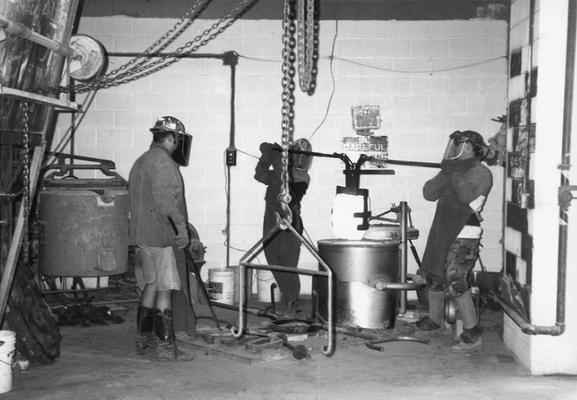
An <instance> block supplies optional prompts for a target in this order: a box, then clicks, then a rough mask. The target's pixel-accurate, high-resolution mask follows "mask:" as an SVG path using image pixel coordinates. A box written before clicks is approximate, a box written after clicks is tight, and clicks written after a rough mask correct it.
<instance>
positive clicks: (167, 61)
mask: <svg viewBox="0 0 577 400" xmlns="http://www.w3.org/2000/svg"><path fill="white" fill-rule="evenodd" d="M256 1H258V0H240V1H239V3H238V5H237V6H236V7H234V8H232V9H231V10H230V11H229V12H228V13H227V14H226V15H225V16H224V17H222V18H221V19H219V20H218V21H217V22H215V23H213V24H212V25H211V26H210V27H209V28H207V29H205V30H204V31H202V33H200V34H198V35H196V36H195V37H194V38H193V39H192V40H190V41H188V42H186V43H185V44H184V45H183V46H180V47H178V48H177V49H176V50H175V52H173V53H171V54H172V55H170V54H169V55H164V56H162V57H159V58H157V59H156V60H154V61H152V62H148V61H149V59H146V60H145V61H142V60H141V61H140V62H139V63H137V64H136V62H137V60H138V59H140V58H142V57H143V56H144V57H145V56H146V55H148V54H151V53H154V52H157V51H159V50H161V49H164V48H165V47H166V46H167V45H168V43H171V42H173V41H174V40H175V39H176V37H178V36H179V35H180V34H181V33H182V32H183V31H184V30H185V29H186V28H187V27H188V25H190V24H191V23H192V22H193V21H194V19H196V17H197V16H198V14H199V13H200V11H202V10H203V9H204V8H205V7H206V6H207V5H208V4H203V2H202V1H198V2H197V3H195V4H194V5H193V7H192V8H191V9H189V10H188V11H187V12H186V14H185V15H184V17H182V18H181V19H180V20H179V21H178V22H177V23H176V24H175V25H174V26H173V27H172V28H171V29H170V30H169V31H167V32H166V33H165V34H164V35H163V36H162V37H161V38H160V39H158V40H157V41H155V43H154V44H152V45H151V46H149V47H148V48H147V49H146V50H145V51H144V53H143V56H140V57H136V58H133V59H131V60H130V61H129V62H128V63H126V64H124V65H121V66H120V67H118V68H117V69H116V70H114V71H112V72H110V73H108V74H106V75H105V76H103V77H101V78H100V79H97V80H95V81H92V82H90V83H87V84H83V85H78V86H76V87H75V92H76V93H83V92H87V91H90V90H95V89H107V88H111V87H115V86H120V85H123V84H126V83H130V82H133V81H135V80H138V79H141V78H144V77H146V76H149V75H151V74H153V73H155V72H158V71H160V70H162V69H164V68H166V67H168V66H170V65H172V64H174V63H176V62H177V61H180V58H178V57H174V55H175V54H190V53H193V52H195V51H197V50H198V49H199V48H200V47H202V46H205V45H207V44H208V43H209V42H210V41H212V40H213V39H215V38H216V37H217V36H219V35H220V34H221V33H223V32H224V31H225V30H227V29H228V28H229V27H230V26H231V25H232V24H233V23H234V22H236V20H237V19H238V18H240V17H241V15H242V14H243V13H244V12H245V11H247V10H248V9H249V8H250V7H252V5H253V4H254V3H255V2H256ZM184 23H186V25H185V26H184V27H182V26H181V25H182V24H184ZM179 28H180V29H179ZM177 29H178V32H177V33H178V35H177V36H175V37H172V38H170V35H171V34H173V32H175V31H177ZM165 40H166V41H167V43H162V42H164V41H165ZM153 50H154V51H153ZM134 64H136V65H134ZM129 66H132V68H130V69H128V67H129ZM57 91H58V92H66V91H68V88H66V87H59V88H58V90H57Z"/></svg>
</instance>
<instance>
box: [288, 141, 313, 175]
mask: <svg viewBox="0 0 577 400" xmlns="http://www.w3.org/2000/svg"><path fill="white" fill-rule="evenodd" d="M291 150H297V151H308V152H311V151H313V146H311V142H309V141H308V140H307V139H305V138H300V139H297V140H295V142H294V143H293V145H292V146H291ZM291 161H292V166H293V168H296V169H300V170H304V171H308V170H309V169H310V168H311V164H312V162H313V156H311V155H310V154H300V153H293V154H292V160H291Z"/></svg>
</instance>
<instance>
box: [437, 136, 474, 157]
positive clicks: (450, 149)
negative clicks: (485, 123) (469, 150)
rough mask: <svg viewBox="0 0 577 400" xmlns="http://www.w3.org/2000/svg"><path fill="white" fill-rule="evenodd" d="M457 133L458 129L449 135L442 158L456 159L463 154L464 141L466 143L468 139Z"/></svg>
mask: <svg viewBox="0 0 577 400" xmlns="http://www.w3.org/2000/svg"><path fill="white" fill-rule="evenodd" d="M459 133H460V132H459V131H457V132H454V133H452V134H451V136H450V137H449V142H448V143H447V147H446V148H445V154H444V155H443V160H456V159H458V158H459V157H461V155H462V154H463V150H464V149H465V143H467V142H468V141H469V139H468V138H466V137H463V136H461V135H459Z"/></svg>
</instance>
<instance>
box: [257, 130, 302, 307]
mask: <svg viewBox="0 0 577 400" xmlns="http://www.w3.org/2000/svg"><path fill="white" fill-rule="evenodd" d="M280 150H281V147H280V146H279V145H278V144H276V143H274V144H273V143H262V144H261V145H260V151H261V157H260V158H259V160H258V163H257V165H256V168H255V174H254V178H255V179H256V180H257V181H259V182H261V183H264V184H265V185H267V190H266V195H265V213H264V221H263V235H267V234H268V233H269V232H270V231H271V230H272V229H273V228H274V227H275V226H276V224H277V220H276V213H278V214H279V215H281V216H284V211H283V210H282V207H281V202H280V199H279V194H280V193H281V189H282V180H281V174H282V163H281V151H280ZM291 150H297V151H298V150H301V151H309V152H310V151H312V146H311V144H310V142H309V141H308V140H307V139H304V138H301V139H298V140H296V141H295V142H294V144H293V145H292V146H291ZM289 158H290V159H289V191H290V197H291V201H290V203H289V205H288V206H289V208H290V210H291V213H292V226H293V227H294V229H295V230H296V231H297V232H298V233H302V231H303V222H302V219H301V200H302V199H303V197H304V195H305V193H306V191H307V189H308V186H309V183H310V176H309V173H308V171H309V169H310V167H311V162H312V156H310V155H307V154H298V153H291V154H290V157H289ZM300 246H301V243H300V241H299V239H298V238H297V237H296V236H295V235H294V234H293V233H291V232H290V231H288V230H282V231H280V232H278V233H277V234H276V235H275V236H274V237H272V238H271V239H270V240H269V241H268V242H266V243H264V253H265V257H266V260H267V263H268V264H269V265H279V266H285V267H294V268H296V267H297V266H298V261H299V257H300ZM272 273H273V276H274V277H275V280H276V282H277V284H278V288H279V290H280V293H281V302H282V303H281V310H280V313H281V316H282V317H283V318H294V317H295V316H296V313H298V312H299V311H300V305H299V294H300V288H301V285H300V279H299V276H298V274H296V273H291V272H282V271H272Z"/></svg>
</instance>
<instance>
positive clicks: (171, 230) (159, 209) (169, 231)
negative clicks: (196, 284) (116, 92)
mask: <svg viewBox="0 0 577 400" xmlns="http://www.w3.org/2000/svg"><path fill="white" fill-rule="evenodd" d="M150 131H151V133H152V135H153V138H152V144H151V145H150V148H149V149H148V151H146V152H145V153H144V154H142V155H141V156H140V157H139V158H138V159H137V160H136V161H135V163H134V165H133V166H132V169H131V170H130V176H129V182H128V186H129V203H130V229H129V230H130V244H131V245H135V246H136V252H137V255H138V258H139V259H140V260H141V264H142V265H141V266H142V275H143V278H144V279H143V280H144V289H143V291H142V294H141V297H140V302H139V305H138V311H137V337H136V347H137V351H138V352H139V353H140V354H143V355H152V356H153V357H154V358H157V359H160V360H167V361H171V360H176V359H177V357H180V355H182V354H183V353H182V352H180V353H179V352H178V349H177V348H176V342H175V334H174V321H173V310H172V295H173V292H174V291H178V290H181V280H180V277H179V274H178V269H177V265H176V256H175V251H174V249H175V248H176V249H182V248H185V247H187V246H188V245H189V244H190V236H189V232H188V226H187V213H186V205H185V198H184V184H183V181H182V176H181V174H180V171H179V169H178V165H179V162H180V163H184V164H186V163H187V162H188V159H187V158H186V159H185V158H183V155H184V153H186V152H184V153H183V152H182V151H181V150H179V149H181V148H182V144H183V143H185V142H186V139H185V137H186V136H187V135H188V134H187V133H186V132H185V128H184V125H183V124H182V122H180V121H179V120H178V119H176V118H174V117H171V116H165V117H161V118H159V119H158V120H157V121H156V123H155V124H154V126H153V127H152V128H151V129H150ZM188 136H190V135H188ZM191 138H192V137H191V136H190V138H189V139H191ZM188 142H190V140H188ZM187 357H188V358H190V355H187ZM181 358H183V357H181Z"/></svg>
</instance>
